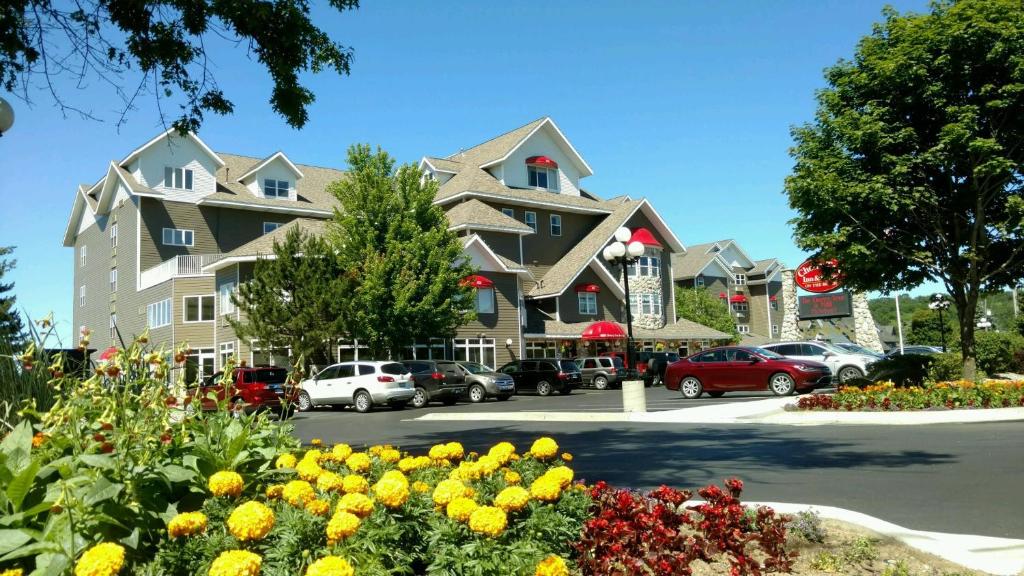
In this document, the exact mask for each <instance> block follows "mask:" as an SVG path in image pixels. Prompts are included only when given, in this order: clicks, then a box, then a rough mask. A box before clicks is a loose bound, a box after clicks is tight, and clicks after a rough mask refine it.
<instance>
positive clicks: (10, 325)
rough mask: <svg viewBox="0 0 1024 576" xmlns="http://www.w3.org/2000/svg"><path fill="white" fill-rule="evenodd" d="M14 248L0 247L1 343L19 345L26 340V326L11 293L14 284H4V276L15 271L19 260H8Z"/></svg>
mask: <svg viewBox="0 0 1024 576" xmlns="http://www.w3.org/2000/svg"><path fill="white" fill-rule="evenodd" d="M13 252H14V246H0V341H2V342H8V343H10V344H12V345H17V344H19V343H21V342H22V341H23V340H24V339H25V325H24V324H23V323H22V320H21V314H19V313H18V311H17V310H16V309H15V304H16V298H15V296H14V294H13V293H12V292H11V291H12V290H14V283H13V282H7V283H5V282H3V278H4V274H6V273H7V272H9V271H10V270H13V269H14V267H15V266H16V265H17V264H18V261H17V260H14V259H12V258H8V256H10V254H12V253H13Z"/></svg>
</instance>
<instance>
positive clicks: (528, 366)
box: [521, 362, 537, 372]
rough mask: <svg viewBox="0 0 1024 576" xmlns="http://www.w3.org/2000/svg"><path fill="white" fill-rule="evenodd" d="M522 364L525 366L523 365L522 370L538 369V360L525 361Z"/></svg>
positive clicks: (532, 370) (534, 370)
mask: <svg viewBox="0 0 1024 576" xmlns="http://www.w3.org/2000/svg"><path fill="white" fill-rule="evenodd" d="M522 366H523V367H522V369H521V370H522V371H523V372H536V371H537V363H536V362H523V364H522Z"/></svg>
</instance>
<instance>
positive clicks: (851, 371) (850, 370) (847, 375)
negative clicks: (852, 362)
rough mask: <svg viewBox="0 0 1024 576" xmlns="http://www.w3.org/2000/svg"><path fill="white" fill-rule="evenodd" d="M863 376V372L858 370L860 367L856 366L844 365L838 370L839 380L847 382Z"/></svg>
mask: <svg viewBox="0 0 1024 576" xmlns="http://www.w3.org/2000/svg"><path fill="white" fill-rule="evenodd" d="M861 376H864V373H863V372H861V371H860V368H857V367H856V366H844V367H843V368H842V369H840V370H839V381H840V382H848V381H850V380H853V379H854V378H860V377H861Z"/></svg>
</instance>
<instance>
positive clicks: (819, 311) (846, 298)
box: [800, 292, 853, 320]
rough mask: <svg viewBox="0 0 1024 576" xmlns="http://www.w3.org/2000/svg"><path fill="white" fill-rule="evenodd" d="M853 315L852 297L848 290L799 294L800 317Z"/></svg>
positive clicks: (808, 318)
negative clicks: (809, 294)
mask: <svg viewBox="0 0 1024 576" xmlns="http://www.w3.org/2000/svg"><path fill="white" fill-rule="evenodd" d="M852 315H853V299H852V298H851V297H850V293H849V292H836V293H833V294H815V295H814V296H800V319H801V320H814V319H817V318H843V317H846V316H852Z"/></svg>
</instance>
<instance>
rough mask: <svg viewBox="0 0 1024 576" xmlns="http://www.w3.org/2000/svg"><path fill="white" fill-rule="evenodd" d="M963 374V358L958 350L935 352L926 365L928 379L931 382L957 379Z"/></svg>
mask: <svg viewBox="0 0 1024 576" xmlns="http://www.w3.org/2000/svg"><path fill="white" fill-rule="evenodd" d="M963 375H964V360H963V357H962V356H961V355H960V353H959V352H946V353H945V354H937V355H936V356H935V357H934V361H933V362H932V364H931V366H929V367H928V379H929V380H931V381H933V382H948V381H953V380H959V379H960V378H962V377H963Z"/></svg>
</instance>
